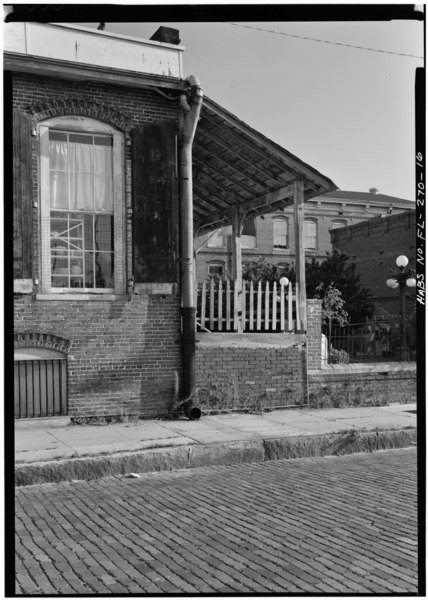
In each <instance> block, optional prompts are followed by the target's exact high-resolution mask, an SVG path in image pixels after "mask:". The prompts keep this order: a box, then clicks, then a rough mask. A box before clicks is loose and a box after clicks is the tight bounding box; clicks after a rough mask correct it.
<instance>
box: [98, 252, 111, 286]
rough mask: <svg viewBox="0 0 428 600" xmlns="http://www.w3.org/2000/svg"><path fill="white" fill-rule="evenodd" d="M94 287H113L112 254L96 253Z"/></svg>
mask: <svg viewBox="0 0 428 600" xmlns="http://www.w3.org/2000/svg"><path fill="white" fill-rule="evenodd" d="M95 287H98V288H111V287H113V253H110V252H97V254H96V255H95Z"/></svg>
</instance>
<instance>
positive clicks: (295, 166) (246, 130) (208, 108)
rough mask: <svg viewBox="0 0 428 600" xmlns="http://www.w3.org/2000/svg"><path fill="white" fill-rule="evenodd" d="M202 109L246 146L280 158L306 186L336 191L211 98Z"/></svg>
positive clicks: (207, 99) (319, 176)
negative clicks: (239, 137) (242, 136)
mask: <svg viewBox="0 0 428 600" xmlns="http://www.w3.org/2000/svg"><path fill="white" fill-rule="evenodd" d="M204 109H205V112H212V113H213V114H215V115H217V117H218V118H220V119H223V120H224V122H225V123H227V124H228V125H230V126H231V127H232V128H234V129H235V130H236V131H238V132H241V133H243V134H245V140H243V141H244V143H245V144H246V145H250V144H251V143H252V144H254V142H255V143H257V144H260V145H261V146H264V149H265V151H269V152H271V153H272V154H273V155H275V156H277V157H278V158H280V159H281V162H283V161H284V162H285V163H286V164H287V167H288V168H289V169H290V170H293V171H294V173H295V174H296V175H297V176H298V177H300V178H304V179H305V181H306V183H307V185H308V186H310V187H313V188H314V189H316V190H317V191H318V186H322V187H323V188H324V189H325V191H326V192H328V191H330V190H333V189H335V190H336V189H337V186H336V185H335V184H334V183H333V182H332V181H331V179H329V178H328V177H325V176H324V175H322V174H321V173H319V172H318V171H316V170H315V169H313V168H312V167H311V166H309V165H307V164H306V163H304V162H303V161H301V160H300V159H299V158H297V156H293V155H292V154H291V153H290V152H288V151H287V150H285V149H284V148H281V147H280V146H279V145H278V144H275V142H272V141H271V140H269V139H268V138H267V137H266V136H264V135H263V134H261V133H259V132H258V131H256V130H255V129H252V128H251V127H249V126H248V125H246V124H245V123H243V121H241V120H240V119H238V118H237V117H235V115H233V114H232V113H230V112H228V111H227V110H226V109H224V108H222V107H221V106H220V105H218V104H216V103H215V102H214V101H213V100H211V98H207V97H206V98H205V100H204ZM231 133H232V134H233V133H234V131H233V130H231ZM253 150H256V151H257V149H256V148H254V147H253ZM258 152H260V150H258ZM264 157H265V158H266V155H264Z"/></svg>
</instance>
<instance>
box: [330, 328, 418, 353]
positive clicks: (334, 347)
mask: <svg viewBox="0 0 428 600" xmlns="http://www.w3.org/2000/svg"><path fill="white" fill-rule="evenodd" d="M405 342H406V343H405V346H406V347H407V348H408V357H409V358H410V359H414V358H415V347H416V344H415V332H414V330H413V328H412V327H409V326H407V327H406V330H405ZM402 346H403V343H402V339H401V334H400V325H399V322H398V321H385V320H373V321H369V322H365V323H352V324H348V325H344V326H342V327H339V326H333V327H332V332H331V338H330V339H329V340H328V357H329V362H330V363H334V362H381V361H394V360H401V358H402V354H401V352H400V351H399V348H401V347H402Z"/></svg>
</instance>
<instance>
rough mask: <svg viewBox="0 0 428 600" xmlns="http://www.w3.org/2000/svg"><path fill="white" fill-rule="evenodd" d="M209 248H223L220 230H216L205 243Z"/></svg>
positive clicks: (222, 237)
mask: <svg viewBox="0 0 428 600" xmlns="http://www.w3.org/2000/svg"><path fill="white" fill-rule="evenodd" d="M207 246H208V247H209V248H224V236H223V235H222V229H217V231H215V232H214V233H213V234H210V237H209V239H208V241H207Z"/></svg>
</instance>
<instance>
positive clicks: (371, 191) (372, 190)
mask: <svg viewBox="0 0 428 600" xmlns="http://www.w3.org/2000/svg"><path fill="white" fill-rule="evenodd" d="M369 192H370V194H374V195H376V194H379V190H378V189H377V188H370V189H369Z"/></svg>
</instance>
